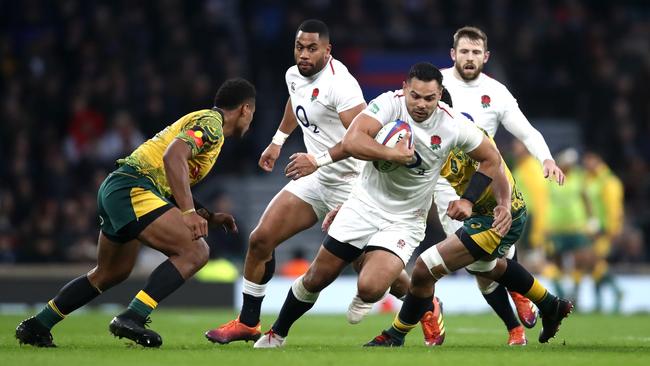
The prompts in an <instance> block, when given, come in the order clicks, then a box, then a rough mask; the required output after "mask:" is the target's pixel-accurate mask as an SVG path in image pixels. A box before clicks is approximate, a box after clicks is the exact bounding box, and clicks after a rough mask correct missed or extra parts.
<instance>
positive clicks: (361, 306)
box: [348, 295, 375, 324]
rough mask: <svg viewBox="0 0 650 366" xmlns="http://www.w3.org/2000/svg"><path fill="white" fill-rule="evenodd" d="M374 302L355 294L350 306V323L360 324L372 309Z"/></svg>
mask: <svg viewBox="0 0 650 366" xmlns="http://www.w3.org/2000/svg"><path fill="white" fill-rule="evenodd" d="M373 305H375V303H373V302H365V301H363V300H361V298H360V297H359V295H355V296H354V298H353V299H352V302H351V303H350V306H348V323H350V324H358V323H360V322H361V320H363V318H364V317H365V316H366V314H368V313H369V312H370V310H372V306H373Z"/></svg>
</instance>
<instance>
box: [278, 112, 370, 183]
mask: <svg viewBox="0 0 650 366" xmlns="http://www.w3.org/2000/svg"><path fill="white" fill-rule="evenodd" d="M365 108H366V103H361V104H359V105H357V106H355V107H352V108H350V109H348V110H345V111H342V112H340V113H339V119H340V120H341V123H342V124H343V127H345V128H346V129H347V128H348V127H350V124H351V123H352V120H354V117H356V116H357V115H358V114H359V113H361V111H363V110H364V109H365ZM348 157H350V155H349V154H348V153H346V152H345V151H344V150H343V146H342V144H341V142H340V141H339V142H338V143H337V144H336V145H334V146H332V147H331V148H329V149H327V150H325V151H322V152H321V153H319V154H310V153H295V154H293V155H291V157H290V158H289V159H290V162H289V164H287V167H286V168H285V169H284V173H285V175H286V176H287V177H288V178H292V179H294V180H295V179H298V178H300V177H304V176H307V175H309V174H311V173H313V172H315V171H316V170H318V168H320V167H321V166H325V165H329V164H331V163H333V162H336V161H339V160H343V159H346V158H348Z"/></svg>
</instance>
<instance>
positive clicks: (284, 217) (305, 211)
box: [251, 189, 318, 245]
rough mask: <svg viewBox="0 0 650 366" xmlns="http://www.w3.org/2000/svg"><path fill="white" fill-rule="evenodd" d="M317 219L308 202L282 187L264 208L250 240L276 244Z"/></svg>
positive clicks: (308, 226)
mask: <svg viewBox="0 0 650 366" xmlns="http://www.w3.org/2000/svg"><path fill="white" fill-rule="evenodd" d="M317 221H318V217H317V216H316V213H315V212H314V209H313V208H312V206H311V205H310V204H309V203H307V202H306V201H304V200H302V199H300V198H299V197H298V196H296V195H295V194H293V193H291V192H289V191H287V190H284V189H283V190H281V191H280V192H279V193H278V194H277V195H275V197H273V200H271V202H270V203H269V205H268V206H267V207H266V210H264V213H263V214H262V217H261V218H260V221H259V223H258V224H257V227H256V228H255V230H254V231H253V234H252V235H251V241H256V240H263V241H268V242H271V243H273V244H274V245H278V244H280V243H282V242H283V241H285V240H287V239H289V238H290V237H292V236H294V235H296V234H297V233H299V232H301V231H303V230H306V229H308V228H310V227H312V226H313V225H314V224H315V223H316V222H317Z"/></svg>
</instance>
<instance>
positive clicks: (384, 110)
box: [352, 90, 483, 215]
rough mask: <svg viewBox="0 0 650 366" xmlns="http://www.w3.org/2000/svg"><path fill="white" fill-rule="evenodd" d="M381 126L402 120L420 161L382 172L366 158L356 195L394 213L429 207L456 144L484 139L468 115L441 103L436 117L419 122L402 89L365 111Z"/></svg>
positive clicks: (465, 146)
mask: <svg viewBox="0 0 650 366" xmlns="http://www.w3.org/2000/svg"><path fill="white" fill-rule="evenodd" d="M362 113H365V114H367V115H369V116H371V117H373V118H375V119H376V120H378V121H379V122H380V123H381V124H382V125H385V124H386V123H389V122H392V121H395V120H396V119H400V120H402V121H405V122H408V123H409V124H410V125H411V130H412V131H413V137H414V142H415V151H416V158H417V161H416V162H415V163H413V164H411V165H409V166H400V167H399V168H397V169H396V170H393V171H391V172H387V173H381V172H379V171H378V170H377V169H375V167H374V166H373V165H372V162H366V164H365V166H364V168H363V170H362V171H361V177H360V178H359V179H358V180H357V181H356V183H355V186H354V188H353V190H352V194H353V195H355V196H356V197H357V198H359V199H360V200H361V201H363V202H365V203H368V204H370V205H374V206H376V207H379V208H381V209H383V210H386V211H388V212H391V213H408V212H412V213H414V214H416V215H419V214H424V215H426V213H427V212H428V211H429V207H430V206H431V197H432V196H433V188H434V186H435V183H436V180H437V179H438V177H439V176H440V168H441V167H442V165H443V164H444V162H445V161H446V160H447V156H448V155H449V152H450V151H451V149H453V148H454V147H459V148H460V149H462V150H463V151H467V152H469V151H472V150H474V149H475V148H477V147H478V146H479V145H480V144H481V141H482V140H483V133H482V132H481V131H480V130H479V129H478V128H476V126H474V124H473V123H472V122H470V121H469V120H468V119H467V118H465V117H463V116H462V115H461V114H459V113H457V112H454V111H453V110H452V109H451V108H450V107H449V106H448V105H447V104H445V103H442V102H440V103H439V104H438V107H437V108H436V110H435V111H434V112H433V114H432V115H431V117H429V119H427V120H426V121H424V122H420V123H418V122H415V121H414V120H413V119H412V118H411V116H410V115H409V114H408V112H407V110H406V102H405V98H404V95H403V93H402V90H396V91H394V92H386V93H384V94H382V95H380V96H378V97H377V98H376V99H374V100H373V101H372V102H370V104H369V105H368V107H366V109H365V110H364V111H363V112H362Z"/></svg>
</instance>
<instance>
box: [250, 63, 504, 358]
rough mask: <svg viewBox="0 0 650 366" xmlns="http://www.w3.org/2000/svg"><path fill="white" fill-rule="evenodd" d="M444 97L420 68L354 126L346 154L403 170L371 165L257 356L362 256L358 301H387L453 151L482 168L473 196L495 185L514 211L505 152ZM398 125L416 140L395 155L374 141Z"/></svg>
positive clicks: (437, 80)
mask: <svg viewBox="0 0 650 366" xmlns="http://www.w3.org/2000/svg"><path fill="white" fill-rule="evenodd" d="M441 95H442V74H441V73H440V71H439V70H438V69H437V68H435V66H433V65H431V64H429V63H418V64H416V65H414V66H413V67H412V68H411V70H410V72H409V75H408V78H407V80H406V82H404V84H403V89H402V90H398V91H395V92H387V93H384V94H382V95H380V96H379V97H377V98H376V99H375V100H374V101H373V102H371V103H370V105H369V106H368V107H367V108H366V109H365V110H364V111H363V112H362V113H361V114H359V115H358V116H357V117H356V118H355V119H354V121H353V123H352V125H351V126H350V128H349V129H348V131H347V132H346V134H345V137H344V138H343V144H342V146H343V149H344V151H345V152H346V153H348V154H350V155H352V156H353V157H356V158H359V159H362V160H367V161H375V160H387V161H392V162H395V163H399V164H400V166H399V167H398V168H397V169H396V170H394V171H391V172H379V171H378V170H377V169H376V168H375V167H374V166H373V164H372V163H371V162H367V163H365V165H364V168H363V170H362V172H361V176H360V177H359V179H357V181H356V183H355V185H354V188H353V190H352V194H351V195H350V197H349V198H348V200H347V201H345V203H344V204H343V206H342V207H341V208H340V210H339V212H338V214H337V216H336V218H335V219H334V221H333V222H332V225H331V226H330V228H329V233H328V236H327V237H326V239H325V240H324V242H323V245H322V246H321V248H320V250H319V252H318V254H317V256H316V258H315V259H314V261H313V263H312V265H311V266H310V268H309V270H308V272H307V273H306V274H305V275H304V276H301V277H300V278H298V279H297V280H296V281H295V282H294V283H293V285H292V287H291V290H290V291H289V293H288V295H287V298H286V300H285V302H284V304H283V306H282V310H281V311H280V314H279V316H278V319H277V320H276V322H275V323H274V324H273V326H272V327H271V329H270V330H269V331H268V332H266V333H265V335H264V336H263V337H262V338H260V339H259V340H258V341H257V342H256V343H255V348H274V347H280V346H282V345H283V344H284V342H285V337H286V336H287V335H288V333H289V328H290V327H291V325H292V324H293V323H294V322H295V321H296V320H297V319H298V318H300V317H301V316H302V315H303V314H304V313H305V312H307V311H308V310H309V309H310V308H311V307H312V306H313V305H314V303H315V301H316V299H317V298H318V294H319V293H320V291H322V290H323V289H324V288H325V287H327V286H328V285H329V284H330V283H332V282H333V281H334V280H335V279H336V278H337V277H338V275H339V274H340V273H341V271H342V270H343V269H344V268H345V267H346V266H347V265H348V264H350V263H352V262H353V261H355V260H356V259H357V258H358V257H359V256H361V255H362V254H364V255H365V258H364V262H363V266H362V268H361V271H360V273H359V279H358V282H357V290H358V296H359V297H360V299H361V300H362V301H364V302H366V303H374V302H376V301H378V300H379V299H381V298H382V297H383V296H384V294H385V293H386V291H387V290H388V289H389V287H390V286H391V284H392V283H393V282H394V281H395V280H396V279H397V278H398V277H399V276H400V274H401V273H402V271H403V269H404V266H405V264H406V263H407V262H408V260H409V258H410V256H411V254H412V253H413V250H414V249H415V248H416V247H417V246H418V245H419V244H420V241H422V239H424V230H425V226H426V216H427V212H428V210H429V208H430V205H431V201H432V196H433V189H434V186H435V182H436V181H437V179H438V176H439V175H440V169H441V166H442V164H443V163H444V162H445V161H446V159H447V157H448V155H449V152H450V151H451V149H453V148H458V149H460V150H461V151H465V152H467V153H468V154H469V156H471V157H472V158H473V159H475V160H476V161H477V162H479V163H480V167H479V169H478V173H476V175H477V176H478V177H479V178H478V179H477V180H476V181H475V182H474V183H473V185H474V186H473V189H474V190H477V191H479V192H482V191H483V190H484V189H485V188H486V187H487V186H488V185H489V184H490V182H493V184H492V187H493V189H494V192H495V194H496V196H497V197H500V198H501V199H502V200H503V201H504V202H507V203H508V205H506V207H509V203H510V186H509V182H508V180H507V178H506V176H505V174H504V171H503V167H502V165H501V155H500V154H499V152H498V150H497V149H496V147H495V146H494V145H493V144H491V143H490V142H489V140H488V139H487V137H485V136H484V135H483V133H482V132H481V131H480V130H479V129H478V128H476V126H474V125H473V124H472V123H471V122H470V121H469V120H467V119H466V118H465V117H463V116H462V115H460V114H457V113H456V112H454V111H453V110H452V109H450V108H448V106H447V105H446V104H444V103H439V100H440V97H441ZM395 120H402V121H405V122H408V123H409V124H410V126H411V129H412V134H413V137H414V144H413V146H410V147H409V146H408V144H407V141H408V140H409V139H410V134H411V133H407V136H406V137H405V138H404V139H402V140H401V141H400V142H399V143H398V144H397V145H396V146H395V147H394V148H389V147H386V146H384V145H382V144H380V143H378V142H376V141H375V140H374V137H375V135H376V134H377V132H378V131H379V130H380V129H381V128H382V127H383V126H384V125H385V124H387V123H389V122H393V121H395ZM434 141H435V142H436V143H435V144H434V143H433V142H434ZM455 217H456V218H458V219H462V218H463V217H461V216H455ZM511 222H512V217H511V215H510V212H509V210H508V209H507V208H504V207H501V209H499V210H498V212H495V219H494V228H495V230H496V231H497V232H498V233H501V234H504V233H506V232H507V231H508V230H509V228H510V224H511ZM432 300H433V298H431V299H429V304H427V306H430V304H431V302H432Z"/></svg>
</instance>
